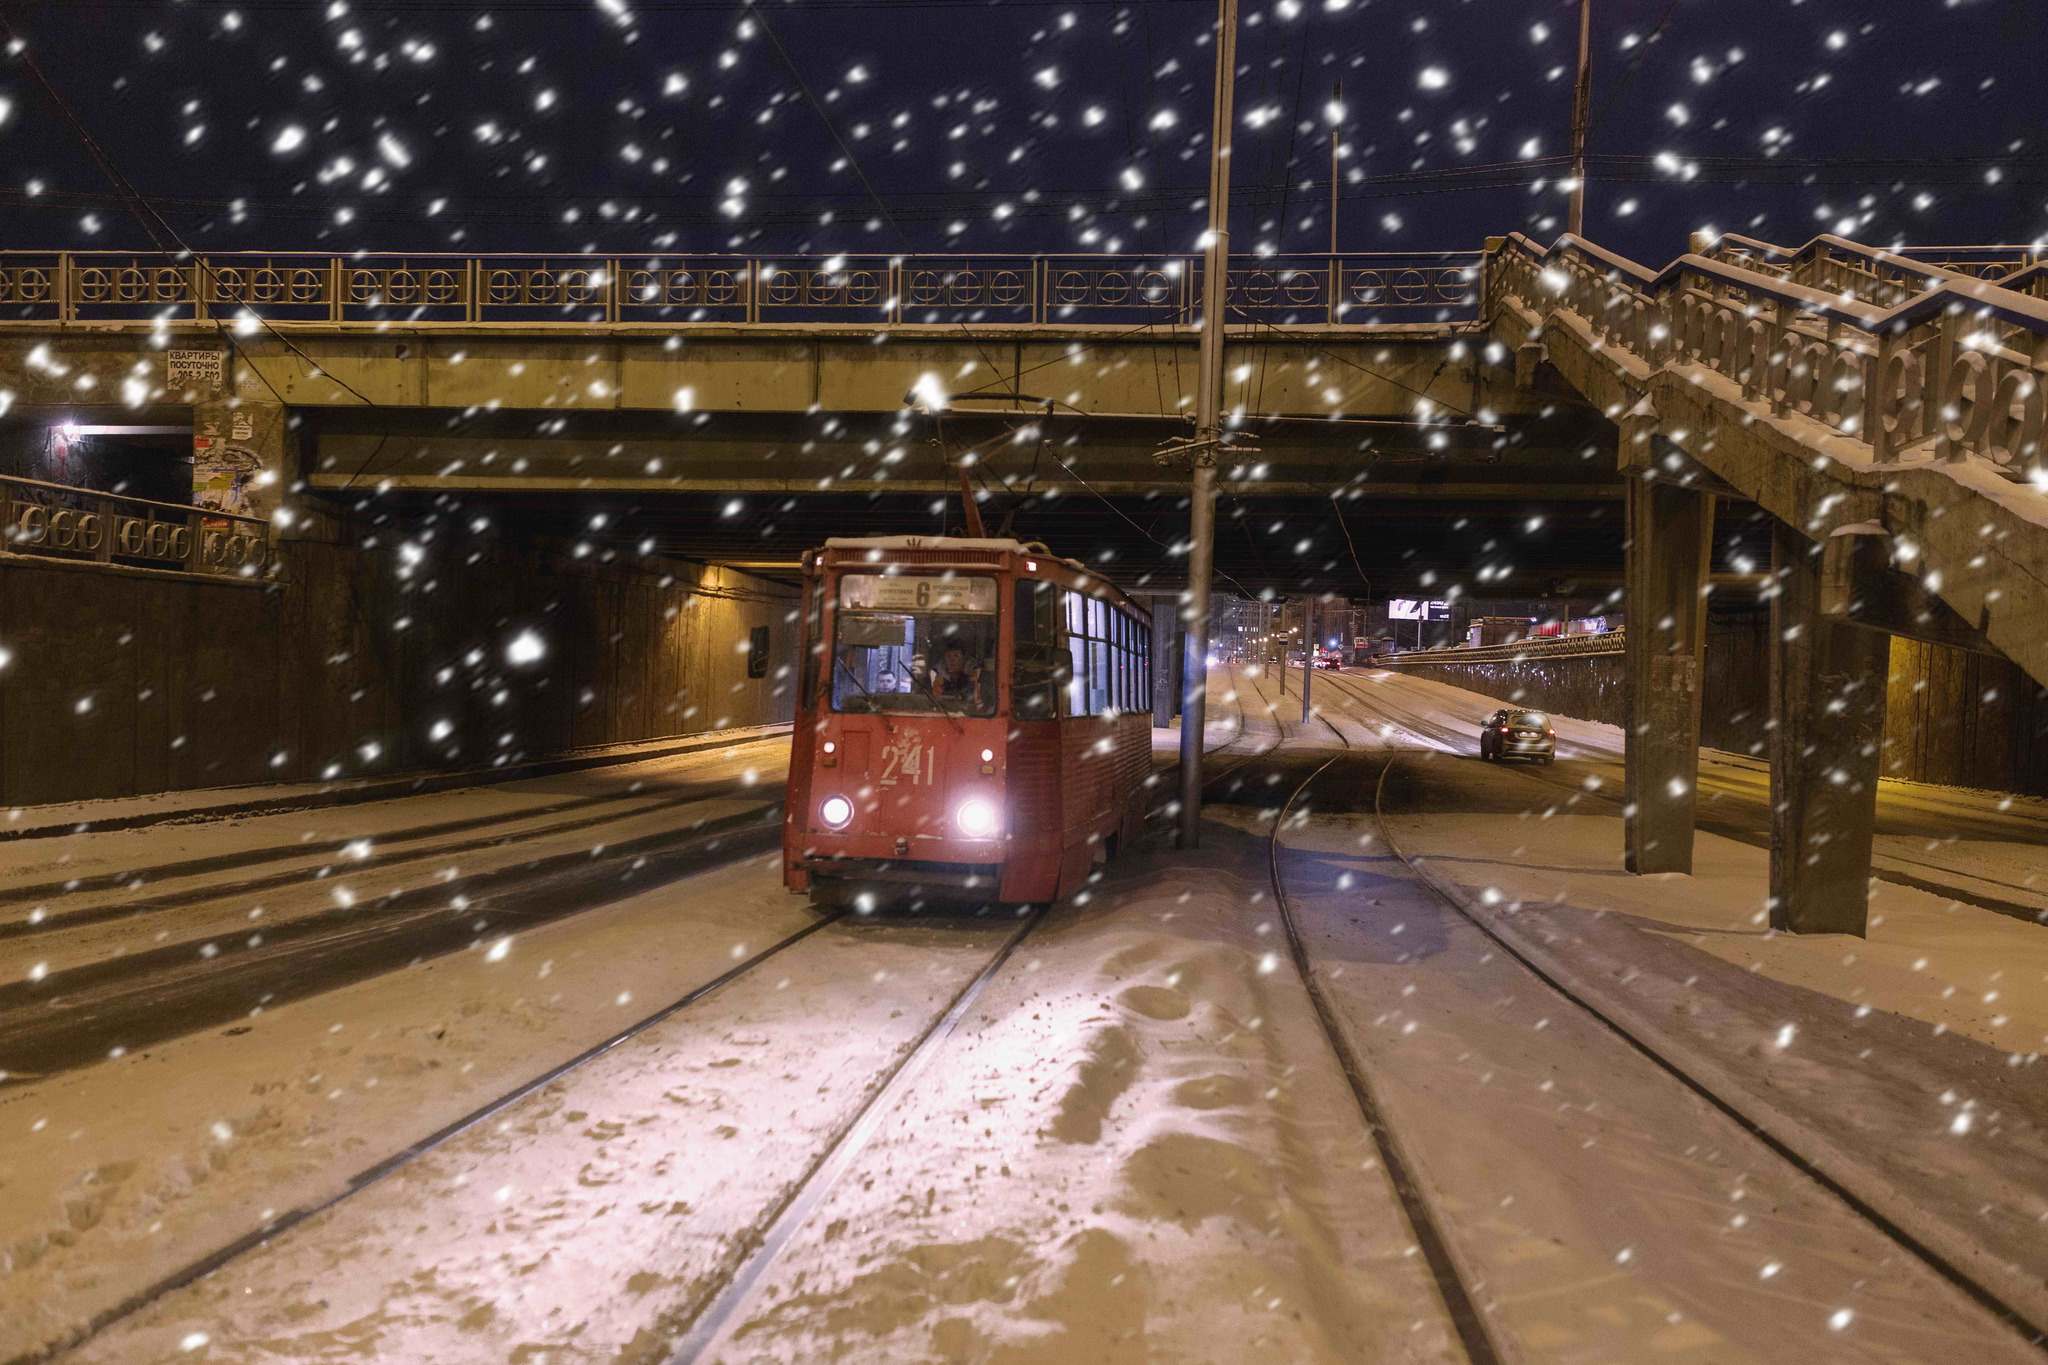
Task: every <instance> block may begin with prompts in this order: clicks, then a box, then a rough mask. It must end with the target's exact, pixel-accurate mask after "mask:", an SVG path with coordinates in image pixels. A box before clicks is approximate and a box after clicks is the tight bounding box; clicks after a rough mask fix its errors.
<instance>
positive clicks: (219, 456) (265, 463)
mask: <svg viewBox="0 0 2048 1365" xmlns="http://www.w3.org/2000/svg"><path fill="white" fill-rule="evenodd" d="M250 378H251V380H252V381H253V382H258V383H260V381H256V380H254V377H253V376H250ZM287 416H288V413H287V410H286V408H285V405H284V404H282V403H279V402H275V401H272V400H270V399H268V398H267V396H266V398H263V399H252V398H246V397H239V396H237V397H233V398H227V399H222V400H218V401H207V402H200V403H194V404H193V405H192V501H193V502H194V503H196V504H198V505H199V506H202V507H211V508H214V509H216V510H218V511H222V512H232V513H234V514H235V515H236V516H243V517H261V518H264V519H266V520H267V519H268V518H269V517H270V515H271V513H273V512H275V511H276V510H277V507H278V504H279V503H280V502H281V501H283V498H284V490H285V481H286V477H287V473H286V469H285V437H286V418H287Z"/></svg>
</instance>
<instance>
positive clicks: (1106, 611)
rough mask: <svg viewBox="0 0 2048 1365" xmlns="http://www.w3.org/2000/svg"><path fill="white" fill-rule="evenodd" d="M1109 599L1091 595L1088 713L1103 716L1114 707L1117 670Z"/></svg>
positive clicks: (1089, 610) (1089, 611) (1112, 613)
mask: <svg viewBox="0 0 2048 1365" xmlns="http://www.w3.org/2000/svg"><path fill="white" fill-rule="evenodd" d="M1114 614H1115V612H1114V610H1113V609H1112V608H1111V607H1110V605H1109V603H1107V602H1105V601H1103V600H1102V599H1101V598H1099V597H1091V598H1089V599H1088V714H1089V715H1091V716H1099V715H1101V714H1102V713H1103V712H1105V711H1107V710H1109V708H1110V697H1111V696H1112V695H1113V689H1114V686H1115V681H1116V678H1115V673H1114V670H1113V669H1112V667H1111V665H1110V644H1109V618H1110V617H1111V616H1112V615H1114Z"/></svg>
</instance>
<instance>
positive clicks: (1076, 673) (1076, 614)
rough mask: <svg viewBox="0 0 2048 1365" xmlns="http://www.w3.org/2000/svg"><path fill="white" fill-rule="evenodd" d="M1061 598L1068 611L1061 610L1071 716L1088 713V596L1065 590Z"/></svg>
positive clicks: (1068, 707)
mask: <svg viewBox="0 0 2048 1365" xmlns="http://www.w3.org/2000/svg"><path fill="white" fill-rule="evenodd" d="M1060 600H1061V602H1062V603H1063V604H1064V605H1065V607H1066V610H1065V611H1063V612H1061V613H1060V619H1061V627H1062V629H1063V631H1064V632H1065V635H1066V641H1065V645H1066V651H1065V652H1066V655H1067V674H1068V676H1067V685H1066V688H1065V689H1064V693H1065V697H1066V702H1065V713H1066V714H1067V715H1070V716H1085V715H1087V714H1088V599H1087V598H1086V597H1083V596H1082V595H1081V594H1080V593H1077V592H1064V591H1063V592H1062V593H1061V594H1060Z"/></svg>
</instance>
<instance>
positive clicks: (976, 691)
mask: <svg viewBox="0 0 2048 1365" xmlns="http://www.w3.org/2000/svg"><path fill="white" fill-rule="evenodd" d="M931 688H932V694H933V695H934V696H938V697H958V698H960V699H961V700H962V701H965V702H969V703H972V702H975V701H977V700H979V698H980V695H981V663H980V661H979V660H973V661H970V660H969V659H968V657H967V648H966V646H964V645H963V644H961V643H960V641H959V640H957V639H953V640H948V641H946V644H945V648H944V649H943V650H942V651H941V652H940V654H939V666H938V667H937V668H935V669H933V670H932V672H931Z"/></svg>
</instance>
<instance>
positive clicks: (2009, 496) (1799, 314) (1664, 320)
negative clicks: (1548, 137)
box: [1487, 235, 2048, 681]
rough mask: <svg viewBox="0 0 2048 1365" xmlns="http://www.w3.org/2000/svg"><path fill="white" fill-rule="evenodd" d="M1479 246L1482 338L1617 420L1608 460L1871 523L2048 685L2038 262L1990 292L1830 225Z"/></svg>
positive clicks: (1818, 518)
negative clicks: (1780, 235) (1796, 232)
mask: <svg viewBox="0 0 2048 1365" xmlns="http://www.w3.org/2000/svg"><path fill="white" fill-rule="evenodd" d="M1491 246H1492V250H1491V252H1490V259H1489V269H1488V271H1487V314H1488V317H1489V318H1490V320H1491V323H1492V326H1493V328H1494V330H1495V335H1496V336H1497V337H1498V338H1500V339H1501V340H1502V341H1503V342H1505V343H1508V344H1510V345H1513V346H1515V347H1517V348H1518V349H1519V359H1520V360H1521V361H1522V372H1523V374H1524V375H1525V376H1528V377H1531V378H1533V375H1534V367H1535V365H1536V364H1538V363H1540V362H1542V361H1548V362H1549V363H1550V364H1551V365H1553V366H1554V367H1555V368H1556V369H1557V371H1558V372H1559V373H1560V374H1561V375H1562V377H1563V378H1564V379H1565V380H1566V382H1567V383H1569V384H1570V385H1571V386H1572V387H1573V388H1575V389H1576V390H1577V391H1578V392H1579V393H1580V394H1582V395H1583V396H1584V397H1585V398H1587V399H1588V400H1590V401H1591V402H1593V403H1595V404H1596V405H1598V406H1599V407H1600V408H1601V409H1603V410H1604V411H1605V412H1606V413H1607V414H1608V415H1609V416H1610V417H1612V418H1614V419H1615V420H1616V421H1618V422H1620V423H1621V425H1622V432H1623V434H1622V440H1621V456H1620V460H1621V465H1622V467H1623V468H1624V469H1627V470H1631V471H1640V472H1642V473H1643V474H1644V475H1645V476H1646V477H1649V478H1659V477H1664V476H1665V475H1666V474H1668V473H1674V472H1677V471H1679V470H1681V469H1692V468H1695V467H1698V468H1701V469H1703V470H1704V471H1705V472H1706V473H1707V474H1708V475H1710V476H1711V478H1713V479H1717V480H1719V481H1721V482H1722V483H1723V484H1725V485H1726V486H1727V488H1728V490H1730V491H1733V492H1735V493H1739V494H1740V495H1741V496H1743V497H1745V498H1749V499H1751V500H1753V501H1755V502H1756V503H1757V504H1758V505H1760V506H1762V507H1763V508H1765V509H1766V510H1768V511H1769V512H1771V513H1772V514H1773V515H1775V516H1776V517H1777V518H1778V519H1779V520H1781V521H1782V522H1784V523H1785V524H1786V525H1788V526H1790V527H1793V528H1796V529H1797V530H1798V531H1799V532H1801V533H1802V534H1803V535H1804V536H1806V537H1807V538H1808V539H1810V540H1812V541H1813V542H1816V543H1820V542H1825V541H1827V540H1829V539H1830V538H1831V537H1835V536H1842V535H1852V536H1860V535H1869V536H1874V537H1875V536H1881V537H1883V538H1884V540H1885V541H1886V542H1887V543H1888V550H1889V556H1890V560H1891V562H1892V564H1893V565H1894V566H1895V567H1896V568H1898V569H1900V570H1903V571H1905V572H1907V573H1909V574H1911V575H1913V576H1914V577H1916V578H1917V580H1918V582H1919V583H1920V585H1922V586H1923V587H1924V589H1925V591H1926V592H1928V593H1929V594H1932V595H1933V596H1935V597H1938V598H1939V599H1940V600H1941V601H1942V602H1945V603H1946V604H1947V605H1948V606H1949V607H1951V608H1953V609H1954V610H1955V612H1956V613H1957V615H1958V616H1960V617H1961V618H1962V620H1963V621H1964V622H1967V623H1968V624H1969V625H1970V626H1971V627H1974V628H1975V629H1976V630H1977V631H1979V632H1981V634H1982V636H1983V638H1984V639H1985V640H1986V641H1988V642H1989V644H1990V645H1991V646H1992V647H1994V648H1995V649H1997V650H1998V651H1999V652H2001V653H2003V654H2005V655H2006V656H2007V657H2009V658H2011V659H2012V660H2014V661H2015V662H2016V663H2018V664H2019V665H2020V666H2021V667H2022V668H2023V669H2025V670H2026V671H2027V673H2028V674H2029V675H2031V676H2032V677H2034V678H2035V679H2037V680H2042V681H2048V630H2043V629H2042V622H2043V621H2048V458H2044V453H2043V441H2044V422H2048V384H2044V381H2048V299H2044V298H2043V297H2041V296H2040V291H2041V290H2042V288H2043V280H2044V277H2048V267H2044V266H2043V265H2042V264H2040V263H2039V262H2038V261H2035V262H2027V261H2025V260H2023V259H2018V257H2019V256H2024V255H2028V254H2032V253H2025V252H2018V255H2017V256H2013V254H2012V253H2008V255H2009V256H2012V260H2008V261H2007V262H2005V263H2008V264H2010V263H2013V261H2017V264H2018V268H2017V269H2015V270H2011V271H2009V272H2007V273H2006V274H2004V275H2002V276H2001V277H2000V278H2001V282H2000V283H1992V282H1988V281H1985V280H1982V279H1978V278H1975V277H1974V276H1972V275H1971V274H1968V273H1965V270H1963V269H1950V268H1947V267H1944V266H1939V265H1933V264H1928V263H1925V262H1920V261H1916V260H1912V259H1909V258H1908V257H1906V256H1905V255H1903V254H1900V253H1894V252H1884V251H1878V250H1875V249H1873V248H1869V247H1864V246H1860V245H1858V244H1856V243H1851V242H1847V241H1846V240H1844V239H1840V238H1822V239H1817V240H1816V242H1815V243H1813V244H1809V246H1808V247H1806V248H1802V249H1801V250H1800V251H1799V252H1796V253H1791V254H1790V255H1786V254H1785V253H1781V252H1779V251H1778V250H1777V249H1775V248H1770V247H1768V246H1767V245H1766V244H1763V243H1747V242H1743V241H1730V240H1726V239H1724V240H1723V241H1722V242H1721V243H1719V244H1717V245H1716V246H1715V247H1714V248H1713V252H1714V254H1711V255H1708V254H1698V253H1693V254H1688V255H1685V256H1682V257H1680V258H1679V259H1678V260H1677V261H1675V262H1673V263H1672V264H1670V265H1668V266H1666V267H1664V268H1663V269H1662V270H1651V269H1649V268H1647V267H1645V266H1642V265H1639V264H1637V263H1636V262H1634V261H1630V260H1627V259H1625V258H1623V257H1620V256H1617V255H1615V254H1614V253H1612V252H1608V251H1605V250H1602V249H1601V248H1600V247H1598V246H1596V245H1594V244H1593V243H1591V242H1587V241H1584V240H1581V239H1579V238H1574V237H1565V238H1562V239H1560V240H1559V241H1558V242H1557V243H1556V244H1555V245H1554V246H1551V247H1549V248H1547V249H1546V248H1543V247H1539V246H1538V245H1536V244H1535V243H1534V242H1532V241H1530V240H1529V239H1527V238H1525V237H1522V236H1519V235H1517V236H1513V237H1509V238H1506V239H1502V240H1499V241H1497V242H1496V243H1493V244H1491ZM2015 250H2016V251H2017V249H2015ZM1965 254H1966V253H1965ZM1958 263H1959V264H1960V265H1962V266H1964V267H1971V266H1974V265H1978V264H1980V263H1976V262H1971V261H1968V260H1959V261H1958Z"/></svg>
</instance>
